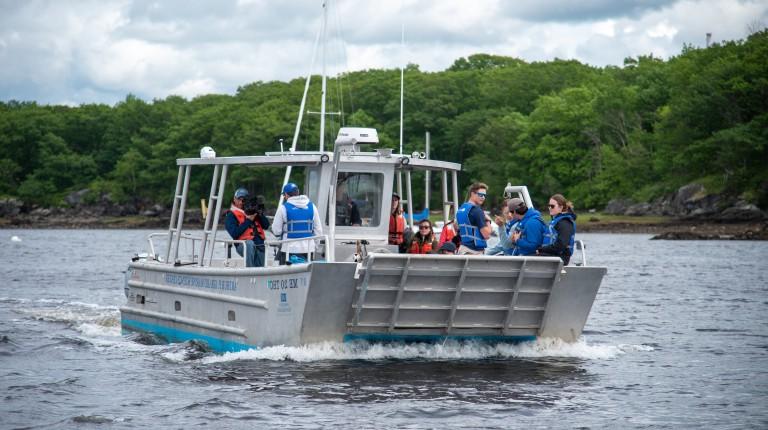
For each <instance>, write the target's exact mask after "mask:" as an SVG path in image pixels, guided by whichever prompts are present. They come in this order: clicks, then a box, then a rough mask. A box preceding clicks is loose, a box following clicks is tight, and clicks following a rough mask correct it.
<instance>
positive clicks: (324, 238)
mask: <svg viewBox="0 0 768 430" xmlns="http://www.w3.org/2000/svg"><path fill="white" fill-rule="evenodd" d="M307 240H314V241H316V242H320V243H325V246H326V248H327V247H328V246H329V241H328V235H327V234H321V235H317V236H310V237H299V238H295V239H278V240H265V241H264V248H265V249H266V248H267V247H272V248H279V247H281V246H282V245H283V244H284V243H292V242H304V241H307ZM330 246H332V245H330ZM280 252H283V251H280ZM327 253H328V252H327V249H326V254H327ZM285 254H286V255H285V258H286V260H287V259H288V258H289V257H290V253H289V252H285ZM308 254H310V255H307V257H309V259H310V261H313V259H312V257H311V254H312V253H308ZM266 265H267V258H264V266H266Z"/></svg>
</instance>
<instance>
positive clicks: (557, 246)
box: [539, 212, 576, 264]
mask: <svg viewBox="0 0 768 430" xmlns="http://www.w3.org/2000/svg"><path fill="white" fill-rule="evenodd" d="M575 243H576V214H575V213H573V212H565V213H561V214H558V215H557V216H555V217H553V218H552V221H550V222H549V228H548V229H547V234H546V235H545V237H544V246H542V247H541V248H540V249H539V254H540V255H556V256H558V257H560V258H562V259H563V262H565V264H568V261H570V258H571V255H573V246H574V244H575Z"/></svg>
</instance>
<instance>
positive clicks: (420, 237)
mask: <svg viewBox="0 0 768 430" xmlns="http://www.w3.org/2000/svg"><path fill="white" fill-rule="evenodd" d="M407 249H408V254H430V253H432V251H433V250H436V249H437V239H436V238H435V232H434V230H432V221H430V220H428V219H425V220H422V221H421V222H420V223H419V232H418V233H416V234H414V235H413V236H412V237H411V240H410V242H409V244H408V246H407Z"/></svg>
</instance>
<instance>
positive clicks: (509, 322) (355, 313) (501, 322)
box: [347, 254, 563, 340]
mask: <svg viewBox="0 0 768 430" xmlns="http://www.w3.org/2000/svg"><path fill="white" fill-rule="evenodd" d="M562 268H563V265H562V261H561V260H560V259H559V258H554V257H497V256H464V255H461V256H446V255H404V254H369V255H368V257H367V258H366V259H365V260H364V261H363V262H362V263H361V265H360V267H359V268H358V271H357V279H356V288H355V294H354V297H353V300H352V309H351V312H350V316H349V318H348V322H347V332H348V334H349V335H352V336H353V337H354V336H356V335H366V334H367V335H373V337H377V335H378V336H391V337H393V338H395V339H396V338H398V337H400V336H406V337H407V336H414V335H415V336H439V337H444V336H460V337H461V336H467V337H478V336H479V337H499V338H500V340H503V339H504V338H505V337H531V336H537V335H538V334H539V329H540V328H541V326H542V323H543V321H544V316H545V314H546V312H547V305H548V303H549V297H550V292H551V291H552V289H553V286H554V285H555V284H556V283H557V282H558V280H559V278H560V274H561V271H562ZM361 337H364V336H361Z"/></svg>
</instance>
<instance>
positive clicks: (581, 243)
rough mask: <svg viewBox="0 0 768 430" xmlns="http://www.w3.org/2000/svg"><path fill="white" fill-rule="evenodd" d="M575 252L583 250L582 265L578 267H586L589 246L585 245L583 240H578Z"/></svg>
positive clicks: (574, 246)
mask: <svg viewBox="0 0 768 430" xmlns="http://www.w3.org/2000/svg"><path fill="white" fill-rule="evenodd" d="M573 248H574V251H576V250H577V249H578V250H581V264H577V266H586V265H587V246H586V245H584V241H583V240H577V241H575V242H574V244H573Z"/></svg>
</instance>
